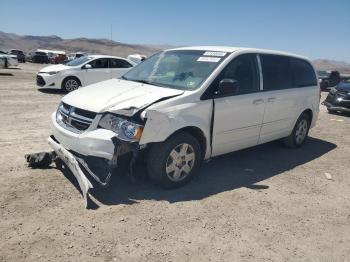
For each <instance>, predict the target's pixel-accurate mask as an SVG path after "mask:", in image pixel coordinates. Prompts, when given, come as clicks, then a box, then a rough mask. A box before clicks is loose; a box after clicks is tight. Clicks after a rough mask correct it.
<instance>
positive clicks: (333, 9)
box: [0, 0, 350, 62]
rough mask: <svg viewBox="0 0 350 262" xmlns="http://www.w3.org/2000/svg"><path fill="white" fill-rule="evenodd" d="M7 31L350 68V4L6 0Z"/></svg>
mask: <svg viewBox="0 0 350 262" xmlns="http://www.w3.org/2000/svg"><path fill="white" fill-rule="evenodd" d="M0 6H1V9H2V12H1V15H0V31H4V32H7V33H16V34H20V35H58V36H60V37H62V38H76V37H88V38H108V39H109V38H110V37H111V25H112V38H113V40H114V41H119V42H126V43H132V44H153V45H163V44H168V45H175V46H184V45H225V46H244V47H256V48H267V49H276V50H282V51H287V52H293V53H297V54H301V55H304V56H308V57H310V58H312V59H316V58H327V59H334V60H340V61H347V62H350V0H327V1H326V0H317V1H313V0H303V1H302V0H290V1H287V0H260V1H259V0H236V1H235V0H231V1H229V0H215V1H213V0H212V1H210V0H202V1H200V0H197V1H196V0H176V1H167V0H162V1H159V0H153V1H152V0H148V1H146V0H145V1H141V0H119V1H118V0H115V1H113V0H110V1H109V0H105V1H103V0H99V1H97V0H84V1H83V0H70V1H69V0H55V1H47V0H26V1H20V0H2V1H1V5H0Z"/></svg>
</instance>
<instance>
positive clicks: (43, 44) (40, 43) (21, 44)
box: [0, 31, 350, 74]
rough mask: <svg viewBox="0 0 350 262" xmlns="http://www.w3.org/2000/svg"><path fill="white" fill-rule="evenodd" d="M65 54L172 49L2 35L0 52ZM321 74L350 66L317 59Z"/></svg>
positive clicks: (349, 71)
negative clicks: (61, 52)
mask: <svg viewBox="0 0 350 262" xmlns="http://www.w3.org/2000/svg"><path fill="white" fill-rule="evenodd" d="M38 48H39V49H56V50H64V51H66V52H68V53H70V52H77V51H84V52H88V53H93V54H109V55H115V56H122V57H126V56H128V55H130V54H143V55H147V56H149V55H151V54H153V53H155V52H157V51H159V50H162V49H166V48H171V46H169V45H159V46H153V45H133V44H126V43H121V42H115V41H111V40H108V39H91V38H74V39H63V38H60V37H58V36H56V35H52V36H32V35H26V36H20V35H16V34H11V33H5V32H1V31H0V50H8V49H20V50H23V51H24V52H29V51H33V50H36V49H38ZM313 64H314V66H315V67H316V69H318V70H338V71H339V72H341V73H346V74H350V63H347V62H341V61H334V60H327V59H316V60H314V61H313Z"/></svg>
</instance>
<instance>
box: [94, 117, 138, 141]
mask: <svg viewBox="0 0 350 262" xmlns="http://www.w3.org/2000/svg"><path fill="white" fill-rule="evenodd" d="M99 126H101V127H103V128H105V129H108V130H111V131H113V132H115V133H116V134H117V137H118V138H120V139H121V140H127V141H139V140H140V138H141V135H142V131H143V126H142V125H139V124H136V123H133V122H130V121H128V120H126V119H124V118H121V117H119V116H116V115H113V114H106V115H104V116H103V117H102V118H101V120H100V122H99Z"/></svg>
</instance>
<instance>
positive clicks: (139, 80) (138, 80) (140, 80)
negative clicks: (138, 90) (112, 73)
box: [123, 78, 163, 86]
mask: <svg viewBox="0 0 350 262" xmlns="http://www.w3.org/2000/svg"><path fill="white" fill-rule="evenodd" d="M123 79H125V78H123ZM126 80H129V81H133V82H137V83H142V84H146V85H152V86H163V85H161V84H158V83H155V82H151V81H147V80H143V79H126Z"/></svg>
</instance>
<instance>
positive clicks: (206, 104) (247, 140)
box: [52, 47, 319, 159]
mask: <svg viewBox="0 0 350 262" xmlns="http://www.w3.org/2000/svg"><path fill="white" fill-rule="evenodd" d="M179 50H203V51H204V52H209V51H213V52H225V53H230V54H229V55H228V56H227V57H226V58H216V57H207V58H211V59H212V58H216V59H224V60H223V61H222V63H221V64H220V65H219V66H218V67H217V68H216V69H215V70H214V72H212V74H211V75H210V76H209V77H208V78H207V79H206V80H205V81H204V82H203V83H202V84H201V86H200V87H199V88H198V89H196V90H194V91H182V90H176V89H170V88H163V87H157V86H151V85H145V84H140V83H136V82H131V81H124V80H108V81H104V82H100V83H97V84H94V85H91V86H89V87H86V88H83V89H79V90H77V91H75V92H72V93H71V94H68V95H67V96H65V97H64V98H63V101H64V102H65V103H67V104H69V105H72V106H74V107H78V108H81V109H85V110H89V111H93V112H97V113H103V112H106V111H108V112H113V113H117V114H120V115H126V116H132V115H133V114H135V113H136V112H137V111H139V110H141V109H143V108H146V109H145V111H144V112H143V113H142V114H141V118H142V119H145V120H146V123H145V127H144V131H143V134H142V136H141V139H140V145H142V146H145V145H147V144H149V143H152V142H162V141H164V140H166V139H167V138H168V137H169V136H171V135H172V134H173V133H174V132H176V131H177V130H179V129H181V128H185V127H194V128H197V129H198V130H200V131H201V132H202V133H203V135H204V137H205V140H206V152H205V159H208V158H210V157H211V156H215V155H220V154H224V153H227V152H231V151H235V150H239V149H242V148H247V147H250V146H254V145H257V144H262V143H265V142H268V141H271V140H275V139H279V138H282V137H285V136H288V135H289V134H290V133H291V132H292V129H293V127H294V124H295V122H296V121H297V118H298V117H299V115H300V114H301V112H303V111H304V110H306V109H311V110H312V112H313V121H312V123H311V127H313V126H314V125H315V122H316V119H317V116H318V111H319V86H312V87H305V88H296V89H286V90H283V91H281V90H280V91H270V92H257V93H253V94H245V95H237V96H228V97H222V98H215V100H214V101H215V112H214V130H213V141H212V143H213V148H211V147H210V144H211V143H210V142H211V141H210V127H211V118H212V113H213V106H212V105H213V101H212V100H211V99H207V100H201V96H202V94H203V93H204V92H205V91H206V90H207V88H208V86H209V85H210V84H211V83H212V81H213V80H214V79H215V78H216V77H217V75H218V74H220V72H221V70H222V69H223V68H224V67H225V66H226V65H227V64H228V63H229V62H230V61H232V60H233V59H235V57H237V56H239V55H241V54H246V53H254V54H276V55H279V54H283V55H290V56H293V57H298V58H302V57H300V56H296V55H291V54H286V53H282V52H277V51H269V50H259V49H246V48H230V47H196V48H193V47H190V48H179ZM303 59H304V58H303ZM169 97H172V98H169ZM165 98H169V99H166V100H164V101H161V102H156V101H158V100H159V99H165ZM257 100H259V101H260V102H259V103H256V101H257ZM52 121H53V129H54V131H53V132H54V135H55V136H56V135H57V136H58V137H59V138H58V140H59V141H60V139H61V140H62V141H63V142H62V144H63V145H65V146H66V147H68V148H71V149H74V150H75V151H77V152H79V153H82V154H89V155H93V156H100V157H104V158H106V159H110V158H111V154H112V153H113V151H112V150H113V144H112V142H111V141H110V138H111V137H112V136H113V132H112V131H109V130H104V129H101V128H99V129H96V128H97V125H98V121H99V118H98V117H97V118H96V119H95V122H94V123H93V125H92V127H91V128H89V130H87V131H86V132H84V133H83V134H80V135H77V134H72V133H71V132H69V131H67V130H64V129H63V128H62V127H60V126H58V125H57V124H55V118H54V117H53V119H52Z"/></svg>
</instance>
